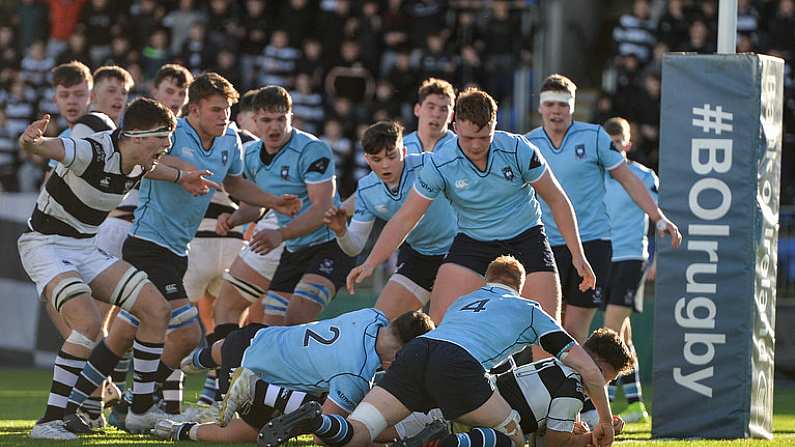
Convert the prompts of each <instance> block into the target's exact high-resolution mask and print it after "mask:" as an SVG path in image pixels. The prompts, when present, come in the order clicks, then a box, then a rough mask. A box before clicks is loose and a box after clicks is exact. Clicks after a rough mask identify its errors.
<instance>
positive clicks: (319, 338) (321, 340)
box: [304, 326, 340, 347]
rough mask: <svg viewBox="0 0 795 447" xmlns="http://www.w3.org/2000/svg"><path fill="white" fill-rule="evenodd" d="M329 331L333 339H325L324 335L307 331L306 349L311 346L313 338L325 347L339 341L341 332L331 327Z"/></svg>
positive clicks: (305, 337) (305, 338)
mask: <svg viewBox="0 0 795 447" xmlns="http://www.w3.org/2000/svg"><path fill="white" fill-rule="evenodd" d="M329 330H330V331H331V334H332V335H331V338H328V339H326V338H323V336H322V335H320V334H318V333H317V332H315V331H313V330H312V329H307V330H306V333H305V334H304V347H307V346H309V339H310V338H312V339H314V340H315V341H316V342H318V343H320V344H324V345H330V344H332V343H334V342H335V341H337V339H338V338H339V337H340V330H339V328H337V327H335V326H329Z"/></svg>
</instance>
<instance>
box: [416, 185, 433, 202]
mask: <svg viewBox="0 0 795 447" xmlns="http://www.w3.org/2000/svg"><path fill="white" fill-rule="evenodd" d="M412 189H414V192H416V193H417V194H419V196H420V197H422V198H423V199H425V200H430V201H433V200H434V199H433V198H431V197H428V196H426V195H425V194H423V193H422V192H420V190H419V189H417V185H413V186H412Z"/></svg>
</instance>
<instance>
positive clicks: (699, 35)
mask: <svg viewBox="0 0 795 447" xmlns="http://www.w3.org/2000/svg"><path fill="white" fill-rule="evenodd" d="M713 40H714V39H713V38H712V34H711V33H710V31H709V28H708V27H707V24H706V22H705V21H704V20H702V19H696V20H693V22H692V23H691V24H690V28H689V29H688V40H687V42H685V44H684V46H682V47H681V48H680V49H679V51H685V52H692V53H699V54H711V53H714V52H715V45H714V44H713V43H712V41H713Z"/></svg>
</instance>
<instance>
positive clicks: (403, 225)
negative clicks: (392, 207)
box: [346, 189, 433, 293]
mask: <svg viewBox="0 0 795 447" xmlns="http://www.w3.org/2000/svg"><path fill="white" fill-rule="evenodd" d="M432 202H433V201H432V200H428V199H426V198H425V197H422V196H421V195H419V194H418V193H417V191H415V190H413V189H412V190H411V192H410V193H409V196H408V197H407V198H406V201H405V202H404V203H403V206H402V207H400V209H399V210H398V212H397V213H395V215H394V216H392V218H391V219H389V221H388V222H387V223H386V225H385V226H384V229H383V230H382V231H381V235H380V236H379V237H378V240H377V241H376V242H375V246H373V249H372V251H370V256H368V257H367V259H366V260H365V261H364V263H362V264H361V265H359V266H357V267H355V268H354V269H353V270H351V272H350V273H349V274H348V279H347V281H346V283H347V286H348V291H349V292H350V293H354V288H355V285H356V284H359V283H360V282H362V281H363V280H364V279H365V278H367V277H368V276H370V275H372V274H373V270H374V269H375V267H377V266H378V265H379V264H381V263H382V262H384V261H386V260H387V258H389V256H390V255H391V254H392V252H394V251H395V250H396V249H397V248H398V247H399V246H400V244H402V243H403V241H404V240H405V239H406V236H408V234H409V233H410V232H411V230H413V229H414V227H415V226H416V225H417V222H419V221H420V219H421V218H422V216H424V215H425V211H427V210H428V207H429V206H430V205H431V203H432Z"/></svg>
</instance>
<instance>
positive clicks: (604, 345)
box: [583, 327, 635, 375]
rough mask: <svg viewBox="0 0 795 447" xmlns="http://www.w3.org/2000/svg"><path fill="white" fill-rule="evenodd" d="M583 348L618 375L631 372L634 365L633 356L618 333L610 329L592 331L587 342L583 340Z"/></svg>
mask: <svg viewBox="0 0 795 447" xmlns="http://www.w3.org/2000/svg"><path fill="white" fill-rule="evenodd" d="M583 348H585V350H586V351H588V353H589V354H591V356H594V355H595V356H598V357H599V358H600V359H602V360H604V361H605V362H607V363H608V364H609V365H610V366H612V367H613V369H615V370H616V372H618V374H619V375H623V374H626V373H628V372H630V371H632V368H633V367H634V365H635V355H634V354H633V353H632V351H630V349H629V347H628V346H627V344H626V343H624V340H622V339H621V336H620V335H618V332H616V331H614V330H612V329H608V328H604V327H603V328H599V329H597V330H595V331H593V333H592V334H591V336H590V337H588V340H585V344H584V345H583Z"/></svg>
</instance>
